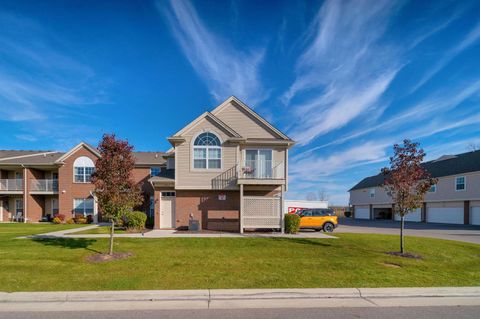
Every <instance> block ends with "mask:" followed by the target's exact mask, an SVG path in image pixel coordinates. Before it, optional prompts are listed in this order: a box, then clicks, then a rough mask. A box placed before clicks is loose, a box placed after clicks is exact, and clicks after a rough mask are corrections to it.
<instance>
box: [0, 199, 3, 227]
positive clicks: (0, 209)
mask: <svg viewBox="0 0 480 319" xmlns="http://www.w3.org/2000/svg"><path fill="white" fill-rule="evenodd" d="M0 222H3V199H0Z"/></svg>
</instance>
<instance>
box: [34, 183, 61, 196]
mask: <svg viewBox="0 0 480 319" xmlns="http://www.w3.org/2000/svg"><path fill="white" fill-rule="evenodd" d="M30 193H40V194H43V193H47V194H54V193H58V180H56V179H36V180H32V181H31V184H30Z"/></svg>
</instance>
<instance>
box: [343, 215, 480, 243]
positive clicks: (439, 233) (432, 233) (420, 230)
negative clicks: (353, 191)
mask: <svg viewBox="0 0 480 319" xmlns="http://www.w3.org/2000/svg"><path fill="white" fill-rule="evenodd" d="M339 223H340V225H339V226H338V228H337V229H335V232H334V234H335V233H364V234H395V235H398V234H399V231H400V230H399V229H400V222H396V221H377V220H359V219H351V218H342V219H340V220H339ZM405 235H407V236H418V237H432V238H440V239H448V240H458V241H464V242H468V243H474V244H480V226H472V225H447V224H427V223H415V222H405Z"/></svg>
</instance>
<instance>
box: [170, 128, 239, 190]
mask: <svg viewBox="0 0 480 319" xmlns="http://www.w3.org/2000/svg"><path fill="white" fill-rule="evenodd" d="M207 131H208V132H212V133H215V134H216V135H217V136H218V137H219V138H220V140H221V141H222V169H221V170H206V169H203V170H199V169H193V154H192V152H193V149H192V145H193V140H192V139H194V138H195V137H196V136H197V135H198V134H200V133H201V132H207ZM183 137H184V138H185V142H184V143H182V144H181V145H178V146H177V147H176V148H175V156H176V164H175V165H176V167H175V170H176V172H175V175H176V185H175V187H176V188H178V189H213V187H212V185H213V183H214V180H215V179H219V178H221V175H222V173H223V172H225V171H227V170H229V169H232V168H233V167H235V165H236V164H237V146H236V145H232V144H229V143H225V140H226V139H227V138H228V135H227V134H226V133H225V132H224V131H223V130H222V129H221V128H219V127H218V126H217V125H216V124H214V123H213V122H211V121H210V120H208V119H203V120H201V121H200V122H199V123H198V124H197V125H195V126H194V127H192V128H191V129H190V130H188V131H187V132H185V133H184V135H183ZM232 188H233V189H236V188H237V186H234V187H229V188H226V189H232Z"/></svg>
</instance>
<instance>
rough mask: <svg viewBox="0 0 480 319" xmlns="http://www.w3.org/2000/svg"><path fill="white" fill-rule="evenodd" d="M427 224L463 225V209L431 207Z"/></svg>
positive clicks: (428, 209)
mask: <svg viewBox="0 0 480 319" xmlns="http://www.w3.org/2000/svg"><path fill="white" fill-rule="evenodd" d="M427 222H429V223H445V224H463V207H429V208H427Z"/></svg>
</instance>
